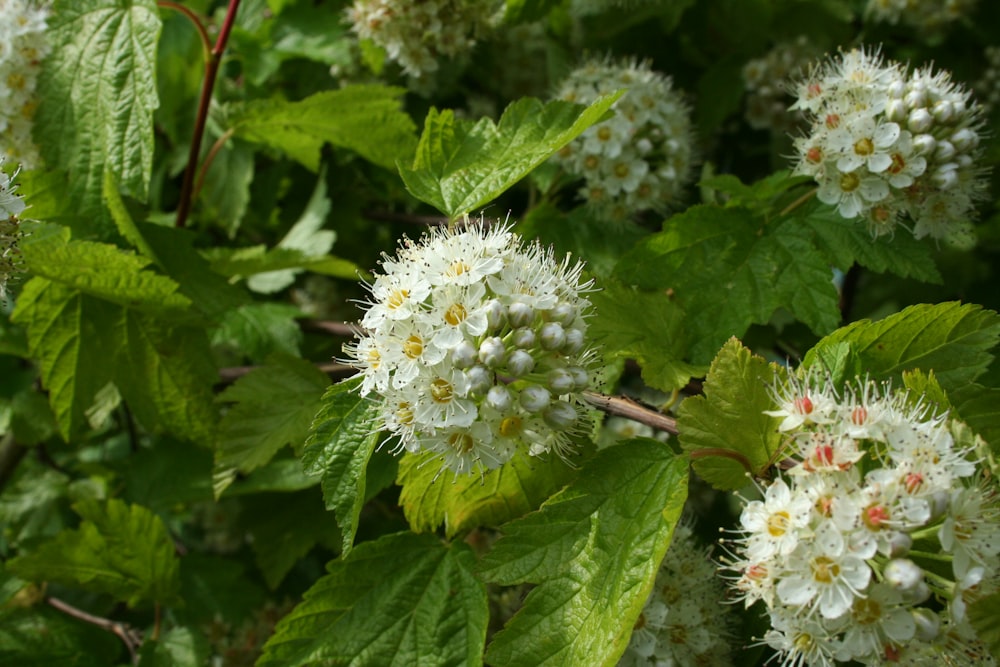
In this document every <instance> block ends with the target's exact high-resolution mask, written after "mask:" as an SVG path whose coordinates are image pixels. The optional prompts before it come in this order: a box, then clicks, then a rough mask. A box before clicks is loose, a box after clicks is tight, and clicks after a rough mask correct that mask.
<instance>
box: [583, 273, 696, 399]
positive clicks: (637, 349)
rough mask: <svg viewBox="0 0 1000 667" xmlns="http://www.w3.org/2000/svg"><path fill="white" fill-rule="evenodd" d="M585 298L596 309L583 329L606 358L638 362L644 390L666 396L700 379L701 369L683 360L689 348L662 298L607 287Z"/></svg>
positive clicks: (680, 323)
mask: <svg viewBox="0 0 1000 667" xmlns="http://www.w3.org/2000/svg"><path fill="white" fill-rule="evenodd" d="M590 300H591V302H592V303H593V304H594V306H595V308H596V309H597V315H596V316H595V317H593V318H592V319H591V320H590V329H589V333H590V335H591V337H592V338H593V340H594V342H596V343H598V344H600V345H601V349H602V350H603V352H604V353H605V355H606V356H608V357H610V358H627V359H635V360H636V361H638V362H639V364H640V365H641V366H642V379H643V380H644V381H645V382H646V384H648V385H649V386H651V387H654V388H656V389H660V390H662V391H666V392H670V391H673V390H674V389H680V388H681V387H683V386H684V385H686V384H687V383H688V381H689V380H690V379H691V378H692V377H695V376H698V377H700V376H702V375H704V373H705V368H704V367H703V366H695V365H692V364H689V363H687V362H685V361H683V359H684V356H685V355H686V354H687V350H688V346H689V344H690V341H689V339H688V336H687V332H686V330H685V325H686V319H685V316H684V312H683V311H682V310H681V309H680V308H679V307H678V306H676V305H675V304H674V303H673V302H671V300H670V299H669V298H668V297H667V295H665V294H656V293H652V292H643V291H639V290H634V289H630V288H628V287H623V286H621V285H617V284H614V283H609V284H605V285H604V286H603V289H602V290H601V291H600V292H595V293H594V294H593V295H591V296H590Z"/></svg>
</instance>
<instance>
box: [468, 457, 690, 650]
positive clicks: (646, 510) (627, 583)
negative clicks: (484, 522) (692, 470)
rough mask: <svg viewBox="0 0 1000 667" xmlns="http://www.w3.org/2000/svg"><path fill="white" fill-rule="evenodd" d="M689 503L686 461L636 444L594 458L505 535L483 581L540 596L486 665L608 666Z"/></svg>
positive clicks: (500, 637) (489, 557)
mask: <svg viewBox="0 0 1000 667" xmlns="http://www.w3.org/2000/svg"><path fill="white" fill-rule="evenodd" d="M686 497H687V461H686V459H684V458H683V457H675V456H674V455H673V454H672V453H671V451H670V449H669V448H668V447H666V446H665V445H664V444H663V443H661V442H657V441H654V440H648V439H636V440H631V441H628V442H627V443H625V444H623V445H620V446H616V447H611V448H608V449H605V450H603V451H601V452H598V453H597V454H596V455H595V456H594V457H593V458H592V459H590V460H589V461H588V462H587V463H586V464H585V465H584V466H583V468H582V469H581V470H580V474H579V476H578V477H577V479H576V481H574V482H573V483H572V484H570V486H569V487H567V488H566V489H565V490H563V491H561V492H560V493H558V494H556V495H555V496H553V497H552V498H551V499H549V500H548V501H547V502H546V503H545V504H544V505H542V508H541V509H540V510H539V511H537V512H534V513H532V514H529V515H527V516H525V517H523V518H521V519H517V520H515V521H512V522H511V523H509V524H507V525H505V526H504V527H503V528H502V529H501V530H502V532H503V537H502V538H501V539H500V540H499V541H498V542H497V543H496V545H495V546H494V547H493V550H492V551H490V552H489V553H487V554H486V555H485V556H484V557H483V559H482V561H481V562H480V568H479V571H480V573H481V574H482V575H483V576H484V577H486V579H487V580H489V581H493V582H496V583H500V584H504V585H512V584H518V583H523V582H538V583H539V586H537V587H536V588H535V589H534V590H532V591H531V593H529V595H528V598H527V600H526V601H525V603H524V606H523V607H522V608H521V610H520V611H519V612H518V613H517V614H516V615H515V616H514V618H513V619H511V621H510V622H509V623H508V624H507V626H506V627H505V628H504V630H503V631H501V632H500V633H498V634H497V635H496V636H495V637H494V639H493V642H492V643H491V644H490V646H489V648H488V650H487V653H486V660H487V662H489V663H491V664H494V665H504V666H505V667H519V666H521V665H524V666H527V665H532V666H536V667H537V666H541V665H593V666H594V667H597V666H599V665H614V664H615V663H616V662H617V660H618V658H619V656H620V655H621V654H622V652H623V651H624V650H625V646H626V645H627V643H628V640H629V637H630V636H631V633H632V626H633V624H634V623H635V621H636V619H637V618H638V616H639V613H640V612H641V611H642V607H643V605H644V604H645V603H646V597H647V595H648V594H649V590H650V588H651V587H652V585H653V579H654V577H655V575H656V571H657V569H658V568H659V565H660V562H661V561H662V560H663V556H664V554H665V553H666V550H667V547H668V546H669V544H670V535H671V532H672V531H673V527H674V525H675V524H676V522H677V519H678V517H679V516H680V512H681V509H682V508H683V506H684V500H685V498H686Z"/></svg>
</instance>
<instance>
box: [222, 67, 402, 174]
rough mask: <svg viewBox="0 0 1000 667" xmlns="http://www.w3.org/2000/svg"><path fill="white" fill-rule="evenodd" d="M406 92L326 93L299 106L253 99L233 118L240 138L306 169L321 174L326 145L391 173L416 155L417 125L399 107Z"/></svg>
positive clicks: (359, 88)
mask: <svg viewBox="0 0 1000 667" xmlns="http://www.w3.org/2000/svg"><path fill="white" fill-rule="evenodd" d="M405 92H406V91H405V90H404V89H402V88H392V87H389V86H380V85H354V86H349V87H347V88H341V89H340V90H328V91H324V92H320V93H316V94H315V95H311V96H309V97H307V98H306V99H304V100H301V101H299V102H287V101H284V100H253V101H251V102H247V103H246V104H243V105H242V106H239V107H237V108H236V109H235V110H234V111H233V113H232V116H231V122H232V128H233V129H234V130H235V132H236V136H237V137H240V138H242V139H245V140H246V141H251V142H254V143H258V144H264V145H266V146H270V147H272V148H275V149H277V150H279V151H282V152H284V153H285V154H287V155H288V156H289V157H291V158H292V159H293V160H296V161H298V162H299V163H301V164H302V165H304V166H305V167H307V168H308V169H311V170H312V171H317V170H318V169H319V154H320V149H321V148H322V147H323V144H324V143H330V144H333V145H334V146H335V147H338V148H347V149H349V150H352V151H354V152H356V153H357V154H358V155H360V156H361V157H363V158H365V159H366V160H368V161H370V162H374V163H375V164H377V165H380V166H382V167H387V168H390V169H391V168H393V167H394V166H395V164H396V161H397V160H407V159H409V158H410V156H412V155H413V147H414V145H415V138H414V135H415V130H416V126H415V125H414V124H413V121H412V120H411V119H410V117H409V116H408V115H406V113H404V112H403V110H402V109H401V108H400V106H401V105H400V99H401V98H402V96H403V94H404V93H405Z"/></svg>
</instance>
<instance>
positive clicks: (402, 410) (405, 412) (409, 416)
mask: <svg viewBox="0 0 1000 667" xmlns="http://www.w3.org/2000/svg"><path fill="white" fill-rule="evenodd" d="M396 421H398V422H399V423H400V424H403V425H406V426H408V425H410V424H412V423H413V408H411V407H410V404H409V403H407V402H405V401H404V402H402V403H400V404H399V405H398V406H397V407H396Z"/></svg>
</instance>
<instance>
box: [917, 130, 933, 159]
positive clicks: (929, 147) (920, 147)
mask: <svg viewBox="0 0 1000 667" xmlns="http://www.w3.org/2000/svg"><path fill="white" fill-rule="evenodd" d="M935 148H937V139H935V138H934V137H932V136H931V135H929V134H918V135H916V136H914V137H913V152H914V153H916V154H917V155H928V154H930V153H931V152H932V151H933V150H934V149H935Z"/></svg>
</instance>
